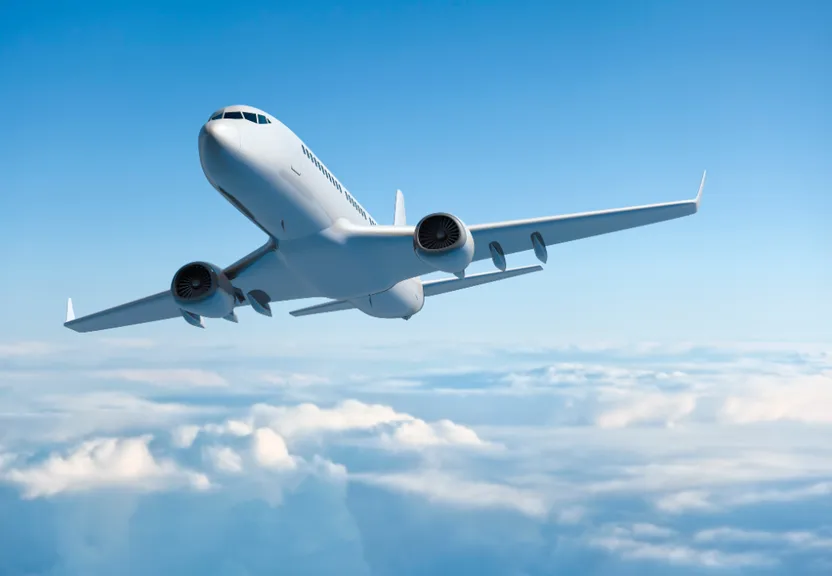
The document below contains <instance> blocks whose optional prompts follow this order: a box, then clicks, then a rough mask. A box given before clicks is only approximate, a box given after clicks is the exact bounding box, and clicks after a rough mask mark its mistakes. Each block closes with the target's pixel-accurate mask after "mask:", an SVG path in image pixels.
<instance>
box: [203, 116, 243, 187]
mask: <svg viewBox="0 0 832 576" xmlns="http://www.w3.org/2000/svg"><path fill="white" fill-rule="evenodd" d="M241 145H242V143H241V137H240V131H239V129H238V128H237V127H236V126H234V125H233V124H231V123H230V122H223V121H221V120H213V121H211V122H208V123H207V124H205V126H203V127H202V130H200V131H199V160H200V163H201V164H202V171H203V172H205V175H206V176H207V177H208V180H210V181H211V182H212V183H214V185H220V186H223V185H226V186H227V184H228V182H226V181H227V180H228V178H230V177H231V175H232V174H233V173H234V172H235V170H236V166H237V164H238V160H239V158H238V157H239V154H240V148H241Z"/></svg>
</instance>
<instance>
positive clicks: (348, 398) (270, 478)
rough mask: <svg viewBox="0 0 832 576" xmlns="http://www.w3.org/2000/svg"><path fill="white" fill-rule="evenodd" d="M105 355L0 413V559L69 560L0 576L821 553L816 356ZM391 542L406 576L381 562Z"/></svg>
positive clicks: (803, 564)
mask: <svg viewBox="0 0 832 576" xmlns="http://www.w3.org/2000/svg"><path fill="white" fill-rule="evenodd" d="M111 347H112V348H113V349H116V350H117V353H118V357H113V356H112V355H111V357H109V358H107V359H106V362H105V361H102V362H101V364H100V365H98V364H96V362H98V360H96V359H95V358H90V359H88V360H89V362H88V363H87V364H85V366H84V368H83V370H80V369H78V370H75V371H72V370H69V371H68V372H66V373H65V374H62V375H61V376H60V377H59V376H57V372H53V373H51V374H50V377H49V378H47V377H45V376H46V374H45V373H42V374H40V375H41V376H43V377H41V378H40V379H39V380H37V381H36V382H35V384H36V385H34V384H32V382H34V381H25V380H24V379H23V378H21V379H19V380H15V381H14V382H10V384H9V388H7V390H8V392H9V393H8V394H5V395H4V396H3V398H0V418H2V421H0V422H2V429H4V432H3V435H2V436H0V443H2V447H0V479H1V480H2V485H0V509H2V510H4V512H5V511H8V513H9V514H13V515H14V517H15V518H16V519H19V520H16V525H15V526H16V528H15V530H16V532H15V533H16V534H18V533H19V534H30V536H26V538H28V540H25V541H20V540H16V541H15V542H18V541H20V542H23V544H20V545H17V544H16V545H14V548H19V549H20V550H23V549H29V550H36V549H38V546H41V547H43V548H42V549H43V550H46V551H47V552H48V554H51V557H52V558H60V559H62V560H61V561H66V562H67V563H68V564H66V566H72V567H77V570H75V571H74V572H73V570H72V569H70V568H67V567H66V566H64V567H62V569H59V568H57V567H54V566H53V567H43V566H38V567H35V568H32V567H31V566H30V565H26V566H27V567H26V570H24V569H20V568H18V567H17V566H14V567H13V568H9V567H8V565H6V564H3V562H4V558H14V559H18V558H21V557H22V556H21V555H17V556H15V555H13V554H12V552H14V551H13V550H12V549H11V548H12V545H8V546H6V547H5V548H4V547H3V546H2V544H0V572H3V573H10V574H14V573H66V574H71V573H78V572H83V573H98V572H101V573H104V572H107V573H115V572H118V569H119V567H120V566H124V565H125V562H139V563H140V564H141V566H140V567H137V568H136V570H142V571H143V573H159V574H168V573H177V572H176V571H175V570H174V567H181V566H182V565H186V566H189V567H193V568H194V569H199V570H200V571H202V572H204V573H210V572H211V571H212V570H214V571H217V572H222V573H240V574H243V573H260V572H262V571H263V570H264V569H265V568H264V567H268V566H274V565H276V563H282V565H292V566H296V567H297V568H298V570H299V571H311V572H315V570H314V569H313V566H316V565H315V562H317V561H318V560H317V558H318V557H319V556H320V557H321V561H323V560H326V561H327V562H330V564H327V565H326V568H327V569H337V570H342V569H341V568H340V566H347V565H349V566H352V567H354V570H353V571H352V572H349V571H346V568H344V569H343V570H344V571H343V573H354V574H368V573H383V572H390V571H396V572H397V573H400V574H403V575H405V574H408V573H413V572H414V571H416V570H417V568H420V567H421V569H422V571H429V570H431V569H434V571H436V570H437V569H448V570H451V569H453V570H454V571H456V572H464V571H470V572H477V573H513V574H523V573H525V574H531V573H548V572H558V573H572V572H575V571H580V570H583V571H587V572H589V571H596V572H597V571H599V570H600V571H613V572H619V571H627V570H630V571H632V570H634V569H640V566H639V564H637V563H651V564H655V567H656V569H658V570H659V571H661V572H662V573H668V574H672V573H675V572H676V571H678V570H679V569H680V567H681V569H682V570H683V571H685V570H699V571H701V570H702V569H703V568H707V569H716V568H729V569H730V568H735V569H742V568H749V569H752V568H762V567H767V568H771V569H773V570H775V571H781V572H782V573H806V572H809V571H810V570H809V568H811V567H816V566H820V564H818V563H819V562H822V561H823V559H824V557H827V558H828V550H829V547H828V545H829V540H830V538H831V536H830V534H829V533H828V527H826V526H825V524H824V523H825V522H826V520H825V518H827V517H828V512H829V510H827V508H828V506H827V504H828V503H827V502H826V499H825V497H826V496H828V495H829V494H832V488H830V486H832V448H830V446H832V426H829V423H828V422H827V421H826V420H825V416H824V414H823V409H822V408H823V407H825V406H826V404H825V402H826V401H827V399H826V392H825V387H827V386H828V379H829V371H830V368H832V357H830V356H829V355H826V353H825V352H823V351H818V350H814V351H812V350H808V351H801V352H800V353H799V354H798V353H796V352H795V353H791V352H788V351H787V350H785V349H783V350H778V351H776V352H775V351H771V352H764V353H760V352H758V351H754V350H751V351H748V352H741V353H738V352H736V351H734V350H731V349H727V350H718V349H715V348H713V347H711V348H707V347H696V346H689V347H688V348H684V347H680V348H678V349H676V350H673V349H671V348H667V349H663V348H661V347H656V348H655V349H650V348H649V347H648V348H645V349H644V350H636V349H627V350H616V349H613V348H599V350H597V351H592V350H588V349H578V348H565V349H564V350H561V351H555V352H551V351H548V352H547V351H545V350H543V351H541V350H536V351H533V353H534V354H536V355H538V356H534V355H533V354H531V353H529V355H527V356H524V357H523V359H522V361H518V360H516V359H514V358H512V356H511V355H505V356H503V357H504V358H505V359H506V364H507V366H508V367H507V368H505V369H497V368H494V367H493V366H492V367H491V368H488V369H487V370H485V369H473V370H472V369H470V366H471V362H470V359H467V360H466V359H463V361H461V363H460V364H459V365H456V364H451V365H447V364H442V363H438V364H436V363H434V364H432V368H431V369H430V370H426V369H425V368H424V366H411V365H407V367H406V368H400V369H398V371H396V370H389V369H388V368H385V369H384V370H385V373H384V374H382V375H380V376H378V377H375V378H374V377H372V376H371V375H368V374H361V375H357V376H342V375H339V373H340V374H348V373H349V371H348V370H347V369H344V370H341V371H339V370H336V369H332V370H331V371H330V373H329V374H328V375H323V374H321V375H320V376H317V375H316V374H315V373H314V370H313V371H312V372H309V367H308V366H309V365H308V363H307V364H303V363H296V364H292V362H293V360H292V359H291V358H289V357H283V358H281V360H280V363H279V365H278V368H279V369H277V370H274V369H272V368H273V366H272V365H270V364H268V363H267V362H265V361H263V360H262V359H257V360H256V362H261V361H262V362H263V363H262V364H255V365H253V366H252V365H250V364H251V363H254V362H255V361H254V360H251V358H248V357H247V361H246V363H245V366H243V367H240V368H236V366H237V364H239V363H237V364H235V361H229V357H231V358H232V360H234V357H233V353H232V352H224V353H223V355H222V358H223V360H222V362H221V363H218V364H216V365H211V364H210V362H207V361H206V362H205V363H199V364H190V363H191V362H192V361H193V359H191V358H187V359H176V361H175V362H174V361H170V362H168V360H165V359H164V358H162V357H160V356H159V355H163V353H167V352H169V353H170V354H171V357H173V356H174V354H173V350H168V349H167V347H166V346H164V345H159V346H157V347H156V350H155V351H154V355H153V358H152V361H153V364H152V366H153V368H144V366H146V363H142V362H140V361H139V360H140V356H141V355H142V354H146V353H145V352H142V351H143V350H144V349H143V348H142V347H141V346H140V343H136V346H135V347H134V346H132V345H131V344H129V343H128V344H125V345H124V346H121V344H113V345H112V346H111ZM189 350H190V351H191V352H193V350H191V349H190V348H189ZM657 350H658V351H659V352H657ZM194 353H196V352H194ZM200 353H201V352H200ZM488 354H491V355H494V354H493V351H491V352H489V353H488ZM488 354H486V355H485V356H483V358H485V357H486V356H487V355H488ZM547 354H548V355H547ZM122 356H123V357H122ZM133 356H135V358H134V357H133ZM215 356H217V355H215ZM145 360H147V358H145ZM9 363H10V364H12V363H11V362H9ZM119 363H122V364H124V365H125V367H120V365H119ZM167 363H169V364H170V365H167ZM189 364H190V365H199V366H203V367H204V368H205V369H204V370H196V371H194V370H190V369H188V368H187V367H183V366H187V365H189ZM492 364H493V365H496V363H492ZM135 367H141V368H140V369H138V370H137V369H136V368H135ZM463 368H464V369H463ZM15 370H16V371H18V372H21V373H26V370H25V369H23V370H21V369H18V368H15ZM67 374H68V375H67ZM91 374H95V375H96V377H95V378H89V376H90V375H91ZM264 374H265V375H268V376H269V377H263V378H265V380H264V379H263V378H261V376H262V375H264ZM24 375H25V374H24ZM210 375H214V376H216V377H217V378H218V380H214V381H213V382H212V381H211V376H210ZM113 378H116V379H119V380H126V381H134V382H142V383H155V385H154V386H143V387H132V388H131V393H130V394H126V393H121V392H114V391H113V389H112V386H113V384H112V382H107V380H108V379H110V380H112V379H113ZM206 380H207V381H208V384H206V383H205V382H206ZM267 380H270V381H269V382H266V383H267V384H270V385H268V386H264V385H263V383H264V382H265V381H267ZM229 384H233V385H229ZM167 387H171V388H174V389H176V390H177V392H176V396H175V401H163V400H160V399H159V398H160V396H161V397H162V398H172V395H170V394H168V393H166V391H165V392H163V391H164V390H165V388H167ZM219 388H222V389H221V390H220V391H217V390H218V389H219ZM294 388H302V389H303V390H304V391H303V394H305V395H307V398H304V400H307V399H308V401H304V402H301V403H296V402H297V395H296V394H294V391H293V389H294ZM790 390H794V391H795V393H796V396H797V397H796V398H790V397H789V394H788V392H789V391H790ZM56 442H60V445H56V444H55V443H56ZM44 455H45V456H44ZM209 488H210V489H209ZM20 495H22V496H23V497H24V498H26V500H20ZM3 498H5V500H3ZM44 511H46V512H44ZM73 511H74V512H73ZM44 514H51V515H52V516H49V517H45V516H44ZM73 514H75V516H73ZM27 518H30V519H31V521H30V522H31V525H32V526H33V527H34V526H37V527H38V529H35V528H32V529H31V530H29V531H27V529H26V521H27V520H26V519H27ZM78 518H83V519H84V521H83V522H79V521H77V519H78ZM41 526H43V527H46V528H43V529H41V528H40V527H41ZM749 526H752V527H753V530H751V529H749ZM50 531H51V532H50ZM85 531H89V532H85ZM292 535H297V538H295V539H292V538H293V536H292ZM151 536H152V537H151ZM10 537H11V536H10V535H8V534H6V533H5V532H2V526H0V541H3V540H4V539H5V540H6V541H9V542H10V541H11V540H10V539H9V538H10ZM49 538H54V539H56V540H54V542H52V541H50V540H49ZM162 541H164V546H163V547H162V548H160V546H161V544H160V542H162ZM83 542H95V553H94V554H93V553H91V552H88V553H83V551H84V550H90V549H91V548H90V547H89V546H87V545H86V544H82V543H83ZM126 542H129V547H128V545H127V544H126ZM401 543H406V547H407V550H408V554H411V555H413V554H415V555H417V556H418V558H419V562H418V563H417V564H414V565H412V566H408V565H406V564H400V563H395V562H394V559H395V558H404V557H405V556H406V555H405V554H404V552H403V548H402V546H405V544H401ZM128 548H129V549H130V550H133V551H134V554H133V556H131V555H130V554H127V553H126V552H125V550H127V549H128ZM321 549H325V550H326V551H327V554H326V555H319V554H309V553H307V552H302V551H303V550H321ZM48 554H47V553H46V552H44V553H43V554H42V556H43V557H44V558H46V557H49V556H48ZM136 555H140V556H141V557H142V558H145V559H147V560H141V561H139V560H137V558H138V556H136ZM324 556H325V557H326V558H323V557H324ZM350 558H352V559H355V564H350V562H351V560H349V559H350ZM105 559H106V560H105ZM24 560H25V559H24ZM24 560H20V561H21V562H23V561H24ZM15 561H18V560H15ZM107 562H109V563H107ZM200 562H203V564H201V563H200ZM628 563H633V565H632V566H630V567H628V568H625V567H624V564H628ZM21 565H22V564H21ZM137 566H138V565H137ZM164 567H167V568H169V569H168V570H165V569H164ZM333 567H336V568H333ZM394 567H395V570H394ZM437 567H438V568H437ZM489 569H490V570H491V572H489ZM320 571H321V570H318V572H320ZM330 571H331V570H330ZM821 572H822V570H821Z"/></svg>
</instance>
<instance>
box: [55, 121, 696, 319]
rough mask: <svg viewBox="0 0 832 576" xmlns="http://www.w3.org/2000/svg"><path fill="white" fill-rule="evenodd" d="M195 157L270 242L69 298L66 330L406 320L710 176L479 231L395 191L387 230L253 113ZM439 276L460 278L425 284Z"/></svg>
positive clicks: (204, 138) (667, 212)
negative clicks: (328, 315)
mask: <svg viewBox="0 0 832 576" xmlns="http://www.w3.org/2000/svg"><path fill="white" fill-rule="evenodd" d="M199 159H200V163H201V164H202V170H203V172H204V173H205V176H206V178H207V179H208V181H209V182H210V183H211V185H212V186H213V187H214V188H216V189H217V190H218V191H219V193H220V194H222V195H223V196H224V197H225V199H226V200H228V201H229V202H230V203H231V204H232V205H233V206H234V207H235V208H237V210H239V211H240V212H242V213H243V214H244V215H245V216H246V217H247V218H248V219H249V220H251V221H252V222H253V223H254V224H255V225H256V226H258V227H259V228H260V229H261V230H262V231H263V232H265V234H266V235H267V236H268V238H269V239H268V242H266V244H265V245H263V246H261V247H260V248H258V249H257V250H255V251H254V252H252V253H251V254H248V255H247V256H245V257H243V258H242V259H240V260H238V261H237V262H235V263H234V264H231V265H230V266H228V267H226V268H221V267H219V266H215V265H213V264H209V263H207V262H191V263H190V264H186V265H185V266H182V268H180V269H179V270H178V271H177V272H176V273H175V274H174V275H173V280H172V282H171V285H170V288H169V289H167V290H164V291H162V292H159V293H158V294H154V295H152V296H148V297H146V298H142V299H140V300H135V301H133V302H129V303H127V304H122V305H120V306H116V307H114V308H109V309H107V310H103V311H101V312H96V313H94V314H90V315H88V316H84V317H81V318H75V313H74V312H73V307H72V299H69V300H68V301H67V319H66V322H65V324H64V326H66V327H67V328H71V329H72V330H75V331H76V332H94V331H97V330H107V329H110V328H119V327H122V326H130V325H135V324H143V323H146V322H154V321H157V320H165V319H169V318H184V319H185V320H186V321H187V322H188V323H189V324H191V325H193V326H197V327H202V328H204V327H205V324H204V320H203V319H204V318H224V319H225V320H230V321H231V322H237V315H236V313H235V310H236V308H237V307H239V306H245V305H249V306H251V308H252V309H253V310H254V311H255V312H258V313H260V314H264V315H266V316H271V315H272V311H271V308H270V306H269V304H270V303H271V302H283V301H287V300H296V299H302V298H313V297H323V298H327V299H328V301H326V302H324V303H322V304H317V305H315V306H310V307H308V308H302V309H300V310H295V311H293V312H291V314H292V315H293V316H306V315H309V314H320V313H323V312H334V311H336V310H348V309H358V310H360V311H361V312H363V313H365V314H368V315H370V316H374V317H376V318H403V319H405V320H408V319H410V317H411V316H413V315H414V314H416V313H417V312H419V311H420V310H421V309H422V306H423V305H424V303H425V297H426V296H436V295H437V294H444V293H446V292H453V291H455V290H462V289H464V288H470V287H472V286H477V285H479V284H485V283H487V282H494V281H496V280H503V279H505V278H511V277H514V276H519V275H521V274H528V273H530V272H537V271H539V270H542V267H541V266H539V265H533V266H522V267H519V268H507V266H506V255H507V254H513V253H515V252H522V251H525V250H534V253H535V255H536V256H537V258H538V259H539V260H540V261H541V262H543V263H545V262H546V260H547V250H546V247H547V246H551V245H553V244H560V243H562V242H569V241H571V240H577V239H579V238H587V237H590V236H596V235H599V234H606V233H609V232H616V231H618V230H624V229H627V228H635V227H637V226H645V225H647V224H653V223H656V222H662V221H664V220H671V219H674V218H681V217H683V216H688V215H691V214H694V213H696V212H697V210H698V208H699V202H700V199H701V197H702V188H703V186H704V184H705V174H704V173H703V175H702V181H701V183H700V185H699V192H698V193H697V195H696V198H695V199H694V200H686V201H680V202H668V203H663V204H652V205H647V206H637V207H632V208H620V209H615V210H603V211H598V212H586V213H581V214H570V215H566V216H550V217H543V218H531V219H527V220H512V221H507V222H497V223H493V224H477V225H474V226H467V225H465V224H464V223H463V222H462V220H460V219H459V218H458V217H457V216H454V215H452V214H447V213H443V212H437V213H434V214H429V215H427V216H425V217H424V218H422V219H421V220H420V221H419V222H418V224H416V225H415V226H412V225H408V224H407V222H406V220H405V207H404V196H403V195H402V193H401V191H400V190H398V191H396V202H395V211H394V213H393V223H392V224H389V225H384V224H379V223H378V222H377V221H376V220H375V219H373V217H372V216H370V214H369V213H368V212H367V210H365V209H364V208H363V207H362V206H361V204H360V203H359V202H358V200H356V199H355V196H353V195H352V194H351V193H350V192H349V191H348V190H347V188H346V187H345V186H344V185H343V184H342V183H341V181H340V180H338V178H336V177H335V176H334V175H333V174H332V172H331V171H330V170H328V169H327V167H326V165H325V164H324V163H323V162H321V160H320V158H318V156H317V155H316V154H314V153H313V152H312V150H311V148H310V147H309V146H308V145H306V144H305V143H304V142H303V141H301V139H300V138H298V137H297V136H296V135H295V133H294V132H292V131H291V130H290V129H289V128H287V127H286V126H285V125H284V124H282V123H281V122H280V121H278V120H277V119H276V118H275V117H274V116H271V115H270V114H267V113H265V112H263V111H262V110H258V109H256V108H252V107H251V106H228V107H226V108H223V109H221V110H218V111H217V112H215V113H214V114H212V115H211V117H210V118H209V120H208V121H207V122H206V123H205V125H204V126H202V129H201V130H200V132H199ZM485 259H491V261H492V262H493V263H494V266H495V267H496V268H497V269H498V270H496V271H493V272H485V273H480V274H472V275H466V274H465V270H466V268H467V267H468V265H469V264H471V263H472V262H476V261H479V260H485ZM437 271H441V272H446V273H449V274H453V275H454V276H451V277H449V278H443V279H438V280H429V281H422V280H421V279H420V276H422V275H425V274H429V273H431V272H437Z"/></svg>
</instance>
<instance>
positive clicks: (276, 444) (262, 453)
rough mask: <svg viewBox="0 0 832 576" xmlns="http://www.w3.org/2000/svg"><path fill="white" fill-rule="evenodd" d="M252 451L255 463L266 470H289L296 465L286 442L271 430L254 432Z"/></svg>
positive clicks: (262, 429) (260, 429)
mask: <svg viewBox="0 0 832 576" xmlns="http://www.w3.org/2000/svg"><path fill="white" fill-rule="evenodd" d="M252 442H253V443H252V450H253V451H254V457H255V459H256V460H257V463H258V464H260V465H261V466H263V467H266V468H278V469H291V468H294V467H295V465H296V463H295V459H294V458H293V457H292V456H291V455H290V454H289V449H288V447H287V446H286V442H285V441H284V440H283V438H281V437H280V435H279V434H277V433H276V432H275V431H274V430H272V429H271V428H258V429H257V430H255V431H254V437H253V441H252Z"/></svg>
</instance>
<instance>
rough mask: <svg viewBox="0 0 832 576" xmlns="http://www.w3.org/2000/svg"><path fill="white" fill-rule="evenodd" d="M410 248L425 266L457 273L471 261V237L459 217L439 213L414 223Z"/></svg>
mask: <svg viewBox="0 0 832 576" xmlns="http://www.w3.org/2000/svg"><path fill="white" fill-rule="evenodd" d="M413 249H414V250H415V251H416V256H417V257H418V258H419V260H421V261H422V262H424V263H425V264H427V265H428V266H430V267H432V268H435V269H436V270H441V271H442V272H450V273H452V274H457V273H459V272H462V271H463V270H465V269H466V268H467V267H468V265H469V264H470V263H471V260H473V259H474V237H473V236H471V232H470V231H469V230H468V227H467V226H466V225H465V224H463V223H462V221H461V220H460V219H459V218H457V217H456V216H452V215H451V214H445V213H443V212H438V213H436V214H429V215H428V216H425V217H424V218H422V219H421V220H420V221H419V223H418V224H416V230H415V231H414V233H413Z"/></svg>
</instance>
